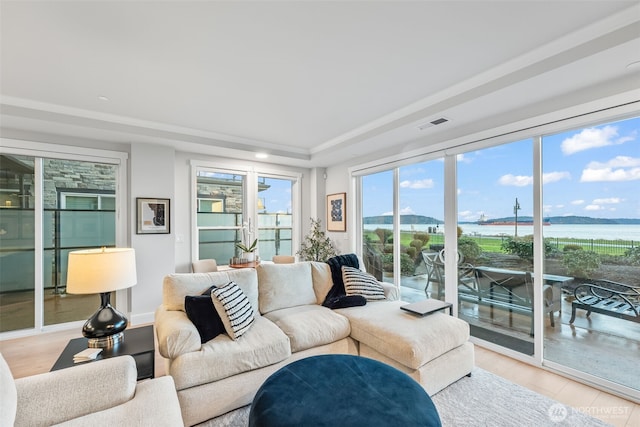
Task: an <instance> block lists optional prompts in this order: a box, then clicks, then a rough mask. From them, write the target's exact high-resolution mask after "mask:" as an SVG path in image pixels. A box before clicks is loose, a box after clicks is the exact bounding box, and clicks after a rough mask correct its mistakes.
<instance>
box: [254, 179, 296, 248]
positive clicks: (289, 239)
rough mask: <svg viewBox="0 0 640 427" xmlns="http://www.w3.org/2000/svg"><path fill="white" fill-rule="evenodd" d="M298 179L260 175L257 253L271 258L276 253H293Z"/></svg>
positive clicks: (257, 206) (257, 205)
mask: <svg viewBox="0 0 640 427" xmlns="http://www.w3.org/2000/svg"><path fill="white" fill-rule="evenodd" d="M295 185H296V181H295V180H292V179H283V178H275V177H268V176H259V177H258V198H257V199H256V200H257V202H256V209H257V211H258V253H259V255H260V258H262V259H265V260H270V259H271V258H272V257H273V256H274V255H294V254H295V253H294V250H293V246H292V243H293V213H292V209H293V201H292V197H293V192H294V191H293V189H294V187H295Z"/></svg>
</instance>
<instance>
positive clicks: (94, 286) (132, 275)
mask: <svg viewBox="0 0 640 427" xmlns="http://www.w3.org/2000/svg"><path fill="white" fill-rule="evenodd" d="M136 282H137V278H136V256H135V251H134V250H133V249H131V248H101V249H88V250H81V251H72V252H69V266H68V269H67V293H70V294H98V293H99V294H100V308H99V309H98V311H96V312H95V313H94V314H93V316H91V317H90V318H89V319H88V320H87V321H86V322H85V324H84V326H83V327H82V335H84V336H85V337H86V338H88V339H89V343H88V344H89V347H94V348H95V347H112V346H114V345H116V344H118V343H119V342H121V341H122V340H123V339H124V332H123V331H124V330H125V329H126V328H127V323H128V320H127V317H126V316H125V315H124V314H122V313H120V312H119V311H118V310H116V309H115V308H113V307H112V306H111V301H110V300H111V292H113V291H117V290H119V289H126V288H129V287H131V286H133V285H135V284H136Z"/></svg>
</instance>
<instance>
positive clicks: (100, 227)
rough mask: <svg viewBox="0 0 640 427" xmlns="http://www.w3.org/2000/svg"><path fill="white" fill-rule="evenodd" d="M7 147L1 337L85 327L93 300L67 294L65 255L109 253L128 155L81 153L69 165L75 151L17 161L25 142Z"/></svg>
mask: <svg viewBox="0 0 640 427" xmlns="http://www.w3.org/2000/svg"><path fill="white" fill-rule="evenodd" d="M3 142H4V141H3ZM7 146H8V148H7V149H6V150H7V151H6V152H5V151H4V147H3V153H2V154H0V296H1V298H0V306H1V307H2V309H0V332H12V331H18V330H24V329H30V328H36V329H40V328H43V327H46V326H50V325H57V324H61V323H67V322H73V321H81V320H85V319H86V318H87V317H89V316H90V315H91V314H92V313H93V312H94V311H95V308H96V300H95V295H70V294H67V293H66V270H67V256H68V253H69V252H70V251H73V250H78V249H85V248H95V247H101V246H115V245H116V240H117V239H116V235H117V234H118V233H117V230H118V228H120V229H121V230H122V229H123V228H126V224H125V222H124V221H118V220H117V215H116V207H117V203H116V199H117V198H118V197H121V198H122V200H126V196H125V195H122V194H121V193H118V192H117V188H118V185H117V183H118V182H119V180H121V179H123V178H126V175H123V173H124V172H123V170H126V168H121V164H122V163H123V162H124V161H125V159H126V155H124V154H120V153H107V152H104V151H97V150H88V149H87V150H80V151H82V152H83V153H82V154H83V160H75V159H74V156H75V153H77V152H78V149H77V147H76V148H73V149H68V150H65V147H63V146H56V147H55V150H51V152H49V151H47V150H45V149H44V148H47V147H48V146H46V144H39V146H40V147H42V148H43V150H38V151H37V155H30V154H22V153H26V152H28V151H29V150H26V149H24V142H21V144H20V145H19V146H18V147H14V148H12V147H11V143H10V142H8V143H7ZM64 151H67V153H66V154H65V153H63V152H64ZM105 153H106V156H105ZM97 154H99V155H97ZM109 156H111V157H109ZM92 158H95V160H93V161H92V160H91V159H92ZM121 217H124V218H126V215H121ZM120 234H121V235H124V233H120ZM112 301H113V302H114V303H116V301H115V298H112ZM14 308H18V309H17V310H15V309H14Z"/></svg>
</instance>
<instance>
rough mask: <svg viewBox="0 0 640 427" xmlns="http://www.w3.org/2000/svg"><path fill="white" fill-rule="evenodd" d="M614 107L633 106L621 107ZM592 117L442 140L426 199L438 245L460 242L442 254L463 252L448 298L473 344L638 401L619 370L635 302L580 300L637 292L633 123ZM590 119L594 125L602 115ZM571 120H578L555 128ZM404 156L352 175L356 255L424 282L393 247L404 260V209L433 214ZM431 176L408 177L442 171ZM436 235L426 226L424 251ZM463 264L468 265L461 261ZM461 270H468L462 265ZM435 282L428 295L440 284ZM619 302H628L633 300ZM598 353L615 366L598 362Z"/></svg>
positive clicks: (638, 221)
mask: <svg viewBox="0 0 640 427" xmlns="http://www.w3.org/2000/svg"><path fill="white" fill-rule="evenodd" d="M616 108H618V107H616ZM619 108H620V110H622V111H624V112H625V114H628V113H629V111H628V110H627V107H626V106H623V107H619ZM607 114H612V113H611V112H607ZM589 117H591V116H586V115H583V116H580V117H575V118H573V119H567V120H565V121H561V120H559V121H556V122H554V123H551V124H549V125H544V126H540V127H539V128H536V129H534V128H529V129H527V130H526V131H522V132H513V134H519V135H523V139H520V140H518V139H513V140H512V141H505V140H506V138H508V137H509V136H508V135H503V136H500V137H497V138H496V140H495V141H494V140H491V141H489V140H486V139H483V140H482V141H477V142H474V143H469V144H467V145H464V146H460V147H450V148H448V151H449V152H448V153H447V155H446V156H445V162H444V166H445V168H444V181H445V182H444V186H442V188H443V194H444V203H443V200H442V197H440V196H438V195H436V196H435V197H434V199H435V200H434V203H433V204H434V205H439V206H438V207H436V208H435V209H436V210H433V212H435V214H436V215H437V214H438V213H439V212H438V210H437V209H439V208H440V209H441V207H442V206H444V212H443V214H444V217H445V218H447V219H448V222H446V225H447V226H446V227H445V228H446V236H445V238H444V239H442V243H443V244H446V245H445V249H448V248H447V245H449V246H455V248H456V251H453V252H452V251H451V250H450V249H449V250H447V251H446V252H445V253H447V254H451V253H453V254H455V253H456V252H457V253H458V254H459V255H461V256H460V257H459V258H457V259H456V260H450V259H446V260H444V269H443V272H444V271H445V270H446V272H447V275H446V278H445V280H444V281H445V282H446V285H445V298H446V299H447V300H448V301H450V302H454V303H455V306H454V312H455V313H457V315H458V317H460V318H462V319H464V320H466V321H467V322H468V323H469V324H470V329H471V334H472V335H473V336H474V337H475V338H476V339H478V340H479V342H480V343H485V344H486V345H488V346H490V347H492V348H504V349H508V351H505V352H506V353H508V354H510V355H511V354H514V353H518V354H519V357H520V358H522V359H523V360H528V361H530V362H532V363H536V364H540V365H545V366H548V367H551V368H553V369H556V370H559V371H562V372H564V373H566V374H568V375H571V376H573V377H575V378H578V379H583V380H585V381H589V382H590V383H594V384H599V385H601V386H602V387H603V388H606V389H609V390H616V391H617V392H619V393H620V394H622V395H628V396H632V397H633V396H637V393H638V384H637V381H633V379H634V377H633V376H629V375H628V371H629V369H633V368H632V367H631V366H629V369H625V368H624V366H625V365H627V364H628V363H629V360H630V359H629V349H632V348H636V347H637V346H638V342H639V339H640V337H639V336H638V333H637V329H638V328H637V317H636V316H633V313H634V312H633V309H632V308H629V310H630V311H629V312H630V313H632V315H631V317H628V316H627V317H625V316H623V315H620V314H618V313H613V311H612V313H611V314H612V315H610V314H608V313H605V312H603V311H606V309H600V311H597V310H594V311H592V312H591V313H590V315H589V316H587V311H588V310H587V309H585V308H584V307H583V306H582V308H580V307H581V306H580V304H584V302H582V299H587V300H588V299H589V298H591V299H592V300H593V299H594V298H595V300H597V299H598V298H601V299H602V298H603V297H607V298H610V296H611V295H612V292H610V291H611V289H614V290H617V292H621V291H623V290H627V291H629V290H630V288H633V289H638V290H640V282H639V281H638V277H640V267H639V264H638V247H639V244H638V242H639V241H640V234H639V233H640V211H638V206H640V200H639V199H638V197H639V196H638V194H640V193H639V192H638V191H637V189H638V182H639V181H640V174H639V173H638V171H639V170H640V169H639V168H640V140H639V139H638V135H640V118H637V117H635V118H631V119H627V120H622V121H618V122H614V123H606V124H598V125H588V124H587V126H584V124H585V122H586V120H589ZM593 117H594V118H592V119H593V120H596V119H597V118H598V117H599V118H600V119H601V118H602V114H601V112H598V113H594V114H593ZM571 123H580V125H581V126H582V127H576V128H573V129H570V130H568V131H565V130H562V129H561V128H560V127H561V126H562V127H564V128H565V129H566V127H567V126H570V124H571ZM559 130H562V132H561V133H558V132H559ZM525 134H526V135H525ZM509 135H512V134H509ZM431 154H436V153H431ZM454 160H457V161H454ZM409 161H410V160H409V159H405V160H402V161H399V162H398V163H402V166H398V167H396V168H394V169H391V170H387V171H384V172H378V171H377V167H376V166H367V168H370V169H371V170H372V172H371V173H367V172H366V169H356V168H354V169H352V175H353V176H355V177H357V178H358V181H357V182H358V191H360V192H361V193H360V201H359V202H360V205H359V206H358V207H357V208H356V209H357V210H358V211H359V212H360V218H359V221H360V222H361V225H362V227H361V229H360V230H361V231H360V233H361V235H360V236H359V238H360V239H361V240H362V245H363V247H362V251H363V256H364V257H365V261H367V259H366V258H367V254H368V253H370V252H372V251H375V253H376V254H377V255H378V257H379V258H381V259H383V260H385V261H386V262H385V263H384V264H383V265H384V269H385V275H384V279H385V280H389V279H390V277H391V276H392V275H393V276H394V280H393V281H394V283H400V284H401V286H402V287H405V285H406V283H407V280H408V279H409V280H411V281H419V280H422V281H425V282H430V279H429V272H428V271H424V272H421V271H419V270H418V269H417V268H416V270H415V271H414V274H413V275H412V276H411V275H410V274H405V273H404V272H402V274H398V272H397V269H398V268H402V269H404V268H405V267H403V263H402V260H401V259H398V254H400V257H402V255H403V254H404V253H407V249H409V248H410V246H411V243H410V241H409V239H408V238H407V237H406V236H403V234H404V233H405V230H407V228H406V226H405V223H406V222H407V221H406V218H404V219H403V216H404V215H406V214H413V213H414V212H415V213H416V214H421V215H431V212H432V210H430V209H434V207H433V206H431V207H427V208H424V209H421V210H418V209H416V208H415V206H420V205H419V204H418V202H417V201H418V200H420V198H417V199H412V196H418V197H420V196H423V195H426V194H428V192H427V191H426V186H424V185H423V187H425V188H423V189H422V190H423V191H416V194H412V193H411V192H410V191H408V190H409V189H410V188H411V187H412V183H413V182H414V180H413V179H412V178H410V176H411V175H412V174H413V173H416V176H420V175H419V174H418V173H417V171H418V170H420V169H421V167H422V166H424V165H423V164H422V163H420V161H419V160H417V159H416V161H415V162H414V163H410V164H409V165H407V163H408V162H409ZM385 166H386V165H385ZM381 167H382V166H381ZM425 170H426V169H425ZM433 171H434V170H429V171H428V172H427V173H426V174H425V175H424V176H423V177H422V178H420V179H416V180H415V182H419V181H420V180H424V179H427V177H429V176H432V177H438V176H439V173H434V172H433ZM394 174H397V175H398V179H397V180H394V176H395V175H394ZM434 182H435V181H434ZM438 187H439V186H435V187H434V188H436V189H437V188H438ZM416 190H417V188H416ZM396 200H397V204H396ZM414 200H416V202H414ZM385 203H386V206H387V207H386V208H385V207H384V206H385ZM454 220H455V221H456V222H455V225H456V226H457V233H456V227H455V226H454V227H452V222H451V221H454ZM398 224H399V230H398ZM385 229H386V230H385ZM415 230H417V227H416V226H414V230H411V231H412V232H414V233H415ZM449 232H451V233H450V234H449ZM383 234H384V235H383ZM413 237H414V238H415V234H414V236H413ZM433 239H434V235H433V234H431V233H430V239H429V246H431V243H432V240H433ZM438 243H439V242H438ZM414 246H415V245H414ZM429 249H431V248H430V247H429ZM405 258H406V257H405ZM458 259H463V260H464V261H463V262H464V264H465V266H460V265H457V264H460V262H456V261H457V260H458ZM392 265H393V266H394V267H391V266H392ZM392 268H395V269H396V270H392ZM407 268H408V266H407ZM464 268H466V270H464V271H465V272H470V274H469V275H466V273H461V272H462V271H463V269H464ZM367 269H369V266H367ZM393 272H395V274H392V273H393ZM407 272H408V270H407ZM456 272H457V274H456ZM420 276H422V278H420ZM606 281H608V282H618V283H621V284H623V285H624V286H618V287H616V285H615V284H614V285H613V286H609V285H607V284H606V283H605V282H606ZM594 283H595V284H596V286H598V283H605V284H604V285H602V286H600V288H595V290H594V288H593V287H591V288H589V287H585V286H586V285H589V284H594ZM433 285H435V283H431V284H430V285H429V286H428V287H427V294H426V295H424V296H429V292H428V291H429V290H430V289H431V290H435V289H438V288H436V287H433ZM603 286H605V288H603ZM606 286H609V287H606ZM598 289H599V290H598ZM401 291H402V293H401V295H402V298H403V299H404V298H406V297H407V295H408V294H407V293H406V292H404V290H403V289H401ZM630 292H632V293H633V292H636V291H630ZM424 296H423V298H424ZM430 296H431V297H433V292H431V294H430ZM625 296H626V297H627V298H628V299H629V298H630V299H629V301H630V303H631V304H632V305H635V306H636V307H637V305H638V303H639V302H640V300H638V296H637V295H632V296H631V297H629V296H628V295H625ZM620 300H621V301H619V302H622V301H624V300H623V299H620ZM576 301H578V303H579V304H576ZM629 301H627V302H626V303H627V307H628V306H629ZM576 307H578V308H576ZM615 307H616V308H618V307H619V305H616V306H615ZM573 308H576V316H575V318H574V319H573V320H572V317H573V316H572V311H573ZM605 353H606V354H607V360H610V362H611V363H607V364H602V363H600V361H601V358H602V355H603V354H605Z"/></svg>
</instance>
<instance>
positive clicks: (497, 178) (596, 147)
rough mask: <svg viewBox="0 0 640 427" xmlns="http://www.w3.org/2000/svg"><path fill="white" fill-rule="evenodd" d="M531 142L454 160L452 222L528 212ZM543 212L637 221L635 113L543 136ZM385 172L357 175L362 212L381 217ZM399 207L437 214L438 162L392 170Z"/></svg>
mask: <svg viewBox="0 0 640 427" xmlns="http://www.w3.org/2000/svg"><path fill="white" fill-rule="evenodd" d="M532 146H533V142H532V140H524V141H517V142H514V143H510V144H504V145H500V146H497V147H493V148H488V149H484V150H479V151H474V152H468V153H465V154H463V155H460V156H459V158H458V213H459V214H458V220H459V221H477V220H478V219H479V218H480V216H481V215H482V214H484V215H485V216H486V217H487V218H500V217H506V216H513V208H514V204H515V199H516V198H518V202H519V205H520V210H519V211H518V215H519V216H531V215H532V214H533V196H532V192H533V164H532V158H533V156H532ZM542 169H543V181H544V186H543V206H544V215H545V216H567V215H578V216H590V217H597V218H640V118H634V119H628V120H624V121H620V122H615V123H609V124H604V125H599V126H594V127H590V128H584V129H577V130H573V131H568V132H563V133H559V134H556V135H549V136H544V138H543V164H542ZM392 177H393V175H392V173H391V172H390V171H389V172H382V173H378V174H375V175H370V176H367V177H365V178H363V193H364V195H365V196H364V199H363V213H364V216H374V215H389V214H390V213H391V209H392V195H393V190H392V189H393V183H392ZM400 187H401V188H400V210H401V213H403V214H417V215H425V216H432V217H435V218H438V219H442V218H443V216H444V213H443V208H442V202H443V197H444V196H443V194H444V162H443V161H442V160H433V161H430V162H427V163H421V164H416V165H410V166H404V167H402V168H401V169H400Z"/></svg>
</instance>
